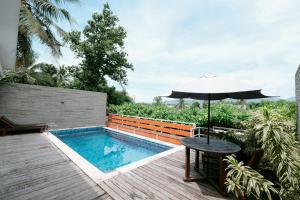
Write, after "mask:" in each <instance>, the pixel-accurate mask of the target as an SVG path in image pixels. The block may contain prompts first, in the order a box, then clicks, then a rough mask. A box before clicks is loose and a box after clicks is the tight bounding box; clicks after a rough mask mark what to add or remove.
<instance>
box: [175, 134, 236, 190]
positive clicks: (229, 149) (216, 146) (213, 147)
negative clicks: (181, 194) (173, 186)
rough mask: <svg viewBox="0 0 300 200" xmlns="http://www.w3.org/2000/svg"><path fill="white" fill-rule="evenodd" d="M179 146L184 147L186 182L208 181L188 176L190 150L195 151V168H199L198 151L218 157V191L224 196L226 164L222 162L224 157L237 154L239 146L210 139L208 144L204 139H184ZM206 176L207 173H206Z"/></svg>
mask: <svg viewBox="0 0 300 200" xmlns="http://www.w3.org/2000/svg"><path fill="white" fill-rule="evenodd" d="M181 144H182V145H184V146H185V150H186V151H185V152H186V159H185V178H184V179H183V180H184V181H186V182H191V181H198V180H201V179H209V177H208V176H206V177H196V178H195V177H191V176H190V150H191V149H194V150H195V151H196V156H195V168H196V169H198V168H199V151H202V152H206V153H216V154H218V156H219V173H220V174H219V190H220V192H221V193H222V194H225V193H226V191H225V185H224V182H225V178H226V174H225V168H226V163H225V162H224V161H223V158H224V156H226V155H229V154H233V153H237V152H239V151H240V150H241V148H240V146H238V145H237V144H234V143H232V142H228V141H226V140H220V139H210V141H209V144H207V138H206V137H186V138H183V139H182V140H181ZM207 174H208V173H207Z"/></svg>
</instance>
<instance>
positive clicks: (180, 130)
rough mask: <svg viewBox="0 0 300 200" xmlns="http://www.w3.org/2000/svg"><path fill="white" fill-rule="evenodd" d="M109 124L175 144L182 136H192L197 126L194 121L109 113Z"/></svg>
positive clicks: (178, 142)
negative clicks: (187, 121)
mask: <svg viewBox="0 0 300 200" xmlns="http://www.w3.org/2000/svg"><path fill="white" fill-rule="evenodd" d="M107 126H108V127H111V128H115V129H119V130H124V131H127V132H131V133H134V134H139V135H143V136H145V137H150V138H154V139H159V140H162V141H166V142H171V143H174V144H180V139H181V138H182V137H192V136H193V135H194V129H195V128H196V126H195V124H193V123H185V122H174V121H169V120H161V119H151V118H144V117H133V116H123V115H116V114H110V115H109V117H108V123H107Z"/></svg>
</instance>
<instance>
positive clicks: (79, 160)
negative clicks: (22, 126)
mask: <svg viewBox="0 0 300 200" xmlns="http://www.w3.org/2000/svg"><path fill="white" fill-rule="evenodd" d="M93 127H102V128H105V129H108V130H112V131H115V132H119V133H122V134H125V135H129V136H133V137H137V138H140V139H144V140H148V141H151V142H155V143H158V144H162V145H165V146H169V147H172V148H171V149H169V150H167V151H164V152H162V153H158V154H155V155H153V156H149V157H147V158H144V159H141V160H138V161H136V162H133V163H130V164H128V165H125V166H122V167H119V168H116V169H114V170H113V171H111V172H107V173H104V172H102V171H101V170H100V169H98V168H97V167H95V166H94V165H93V164H91V163H90V162H89V161H87V160H86V159H85V158H83V157H82V156H81V155H79V154H78V153H77V152H75V151H74V150H73V149H72V148H70V147H69V146H68V145H66V144H65V143H64V142H62V141H61V140H60V139H59V138H57V137H56V136H55V135H53V134H52V133H51V132H50V131H51V130H49V131H46V132H44V133H42V134H43V135H45V136H46V137H47V138H48V139H49V140H50V141H51V142H52V143H53V144H54V145H55V146H56V147H58V148H59V149H60V150H61V151H62V152H63V153H64V154H65V155H66V156H67V157H68V158H69V159H70V160H71V161H73V162H74V163H75V164H76V165H77V166H78V167H79V168H80V169H81V170H82V171H83V172H84V173H85V174H87V175H88V176H89V177H90V178H91V179H92V180H93V181H94V182H95V183H97V184H98V183H100V182H102V181H104V180H107V179H109V178H112V177H114V176H116V175H119V174H122V173H125V172H128V171H130V170H132V169H135V168H137V167H140V166H143V165H145V164H148V163H150V162H152V161H154V160H157V159H159V158H162V157H165V156H167V155H170V154H172V153H175V152H177V151H180V150H182V149H184V146H182V145H175V144H171V143H167V142H163V141H159V140H156V139H152V138H147V137H144V136H140V135H136V134H133V133H129V132H125V131H121V130H117V129H113V128H108V127H105V126H88V127H74V128H65V129H55V130H67V129H68V130H69V129H80V128H93Z"/></svg>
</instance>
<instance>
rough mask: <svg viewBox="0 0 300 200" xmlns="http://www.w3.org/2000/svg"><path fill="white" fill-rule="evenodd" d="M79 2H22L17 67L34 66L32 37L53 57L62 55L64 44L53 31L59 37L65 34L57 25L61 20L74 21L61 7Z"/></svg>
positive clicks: (42, 0)
mask: <svg viewBox="0 0 300 200" xmlns="http://www.w3.org/2000/svg"><path fill="white" fill-rule="evenodd" d="M78 1H79V0H21V8H20V20H19V32H18V45H17V66H21V67H28V66H30V65H32V64H33V62H34V59H35V57H36V55H35V53H34V51H33V49H32V46H31V42H32V37H36V38H38V39H39V40H40V41H41V43H42V44H45V45H47V46H48V47H49V48H50V49H51V51H52V55H54V56H60V55H61V46H62V44H61V43H60V42H59V41H58V39H57V38H56V36H55V34H54V32H53V29H54V30H56V32H57V33H58V35H59V36H63V35H64V34H65V32H64V30H63V29H62V28H61V27H59V26H58V25H57V22H59V21H60V20H67V21H68V22H69V23H71V22H72V21H73V20H72V18H71V16H70V14H69V12H68V11H67V10H65V9H63V8H60V7H59V5H60V4H62V3H65V2H71V3H73V2H78Z"/></svg>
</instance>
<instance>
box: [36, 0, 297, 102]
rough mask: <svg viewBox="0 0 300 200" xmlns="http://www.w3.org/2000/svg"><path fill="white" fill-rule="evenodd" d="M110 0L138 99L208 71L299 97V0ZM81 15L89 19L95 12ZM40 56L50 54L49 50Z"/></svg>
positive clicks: (70, 57) (164, 91) (68, 55)
mask: <svg viewBox="0 0 300 200" xmlns="http://www.w3.org/2000/svg"><path fill="white" fill-rule="evenodd" d="M110 3H111V8H112V10H113V12H114V13H115V14H116V15H117V16H118V17H119V19H120V24H121V25H122V26H124V27H125V29H126V31H127V38H126V40H125V47H126V51H127V52H128V54H129V57H128V58H129V61H130V62H132V63H133V65H134V67H135V70H134V71H133V72H129V73H128V80H129V82H128V86H127V90H128V92H129V94H130V95H132V96H134V97H135V99H136V101H143V102H145V101H146V102H151V101H152V99H153V97H154V96H158V95H165V94H168V93H169V92H170V91H171V90H172V89H173V88H175V87H178V86H179V85H180V84H183V83H184V82H187V81H189V80H191V79H196V78H198V77H200V76H202V75H204V74H208V73H213V74H216V75H217V76H225V77H227V76H229V77H236V78H239V79H242V80H243V81H245V82H248V83H250V84H252V85H253V86H255V87H259V88H263V89H264V91H266V93H267V94H270V95H280V96H282V97H284V98H287V97H290V96H294V74H295V72H296V69H297V66H298V64H299V57H300V51H299V46H300V37H299V35H300V26H298V24H299V21H300V13H299V12H298V10H299V8H300V2H299V1H297V0H260V1H236V0H231V1H214V2H212V1H198V0H189V1H180V0H173V1H158V0H154V1H137V0H133V1H130V2H128V1H126V2H125V1H118V2H115V1H111V2H110ZM91 4H93V5H94V4H95V5H98V4H99V1H96V0H95V1H92V2H90V3H85V4H84V5H83V6H84V7H85V6H87V7H86V8H84V9H85V10H92V8H91ZM77 15H78V16H80V17H82V16H83V18H82V19H81V20H80V21H86V20H87V19H88V18H89V16H90V15H91V14H87V13H85V14H84V15H83V14H82V13H81V14H80V13H78V14H77V13H76V12H75V17H77ZM84 19H85V20H84ZM81 23H82V22H81ZM79 26H80V27H83V26H84V24H79ZM63 53H64V55H65V56H64V57H63V58H62V59H60V60H59V61H58V62H59V63H67V64H74V63H76V62H78V60H74V59H73V54H72V53H71V52H70V51H69V50H66V49H64V51H63ZM41 58H43V59H48V60H50V61H51V59H50V58H49V56H48V54H46V53H45V55H43V56H42V57H41ZM51 62H53V61H51ZM56 62H57V61H56ZM111 83H112V84H114V85H117V83H115V82H111Z"/></svg>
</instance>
